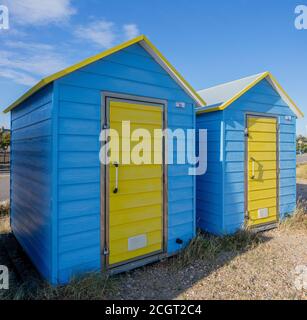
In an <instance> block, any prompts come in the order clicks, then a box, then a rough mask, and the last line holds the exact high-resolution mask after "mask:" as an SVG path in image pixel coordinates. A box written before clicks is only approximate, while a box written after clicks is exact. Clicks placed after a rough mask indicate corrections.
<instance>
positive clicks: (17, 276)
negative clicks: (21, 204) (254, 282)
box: [0, 232, 271, 299]
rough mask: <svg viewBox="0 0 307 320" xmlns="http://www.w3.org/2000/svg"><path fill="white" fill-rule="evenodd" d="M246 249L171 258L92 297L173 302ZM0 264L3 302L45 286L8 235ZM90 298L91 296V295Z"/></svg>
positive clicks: (0, 237) (2, 237)
mask: <svg viewBox="0 0 307 320" xmlns="http://www.w3.org/2000/svg"><path fill="white" fill-rule="evenodd" d="M257 239H258V241H259V242H260V243H264V242H267V241H269V240H270V239H271V238H270V237H267V236H266V235H265V234H264V233H263V234H260V235H258V237H257ZM248 249H249V247H248V246H246V248H243V249H242V250H241V249H238V250H235V251H225V252H224V251H222V252H220V253H219V254H217V256H216V257H214V258H212V259H210V261H209V260H207V259H203V260H201V259H200V260H197V259H195V257H194V256H192V257H188V261H186V257H184V256H183V255H178V256H177V257H171V258H169V259H166V260H165V261H162V262H159V263H154V264H152V265H147V266H145V267H142V268H139V269H136V270H133V271H131V272H127V273H123V274H120V275H117V276H113V277H112V282H113V289H112V290H108V288H106V290H105V291H104V292H103V294H101V293H100V292H97V294H95V296H96V298H97V299H99V298H100V299H176V297H178V296H179V295H180V294H181V293H184V292H185V291H186V290H187V289H189V288H191V287H192V286H193V285H195V283H197V282H198V281H200V280H201V279H203V278H205V277H207V276H208V275H210V274H211V273H212V272H214V271H216V270H218V269H219V268H222V267H223V266H224V265H226V264H228V263H229V262H230V261H231V260H232V259H234V258H235V257H237V256H238V255H241V254H243V253H244V252H246V251H247V250H248ZM208 250H210V248H208ZM194 255H195V253H194ZM0 264H1V265H6V266H7V267H8V268H9V270H10V289H9V292H7V294H6V295H5V294H4V296H3V297H2V298H3V299H5V298H10V299H12V298H20V297H22V298H26V297H27V295H26V294H24V293H22V294H20V292H19V291H20V288H21V287H22V286H24V285H25V284H26V286H30V288H26V290H27V291H28V290H32V289H33V290H35V289H36V288H40V287H42V286H46V284H45V283H44V281H43V280H42V278H41V277H40V275H39V274H38V272H37V271H36V269H35V268H34V267H33V265H32V263H31V261H30V260H29V259H28V257H27V256H26V254H25V253H24V252H23V250H22V248H21V247H20V245H19V244H18V242H17V241H16V239H15V237H14V236H13V234H12V233H10V232H9V233H5V234H0ZM114 284H115V288H116V289H115V290H114ZM33 290H32V292H33ZM63 291H65V290H63ZM74 291H76V290H73V292H74ZM50 292H52V294H51V295H50V297H48V294H47V295H46V294H44V297H45V298H50V299H54V298H56V299H61V298H63V299H80V298H81V299H82V298H85V299H86V298H87V294H86V293H85V294H84V297H83V296H82V295H81V296H80V294H79V293H78V292H76V293H73V294H72V295H70V296H69V295H68V296H67V290H66V292H65V296H63V297H61V294H59V293H56V296H54V294H55V292H54V290H50ZM2 294H3V293H2ZM39 296H40V295H38V297H39ZM91 297H93V295H92V294H91Z"/></svg>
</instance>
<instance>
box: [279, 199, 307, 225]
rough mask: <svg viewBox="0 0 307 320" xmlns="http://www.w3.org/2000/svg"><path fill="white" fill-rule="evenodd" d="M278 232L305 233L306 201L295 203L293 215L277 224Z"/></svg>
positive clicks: (306, 223)
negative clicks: (293, 231) (295, 231)
mask: <svg viewBox="0 0 307 320" xmlns="http://www.w3.org/2000/svg"><path fill="white" fill-rule="evenodd" d="M279 228H280V230H282V231H283V230H298V231H307V200H299V201H298V202H297V206H296V211H295V213H294V214H293V215H292V216H290V217H287V218H286V219H284V220H283V221H281V222H280V224H279Z"/></svg>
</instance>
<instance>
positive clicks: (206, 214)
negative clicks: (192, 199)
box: [196, 112, 224, 233]
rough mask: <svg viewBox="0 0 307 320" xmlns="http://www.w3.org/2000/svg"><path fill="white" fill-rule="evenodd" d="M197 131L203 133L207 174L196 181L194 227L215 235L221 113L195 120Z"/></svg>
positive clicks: (220, 187) (219, 187) (219, 218)
mask: <svg viewBox="0 0 307 320" xmlns="http://www.w3.org/2000/svg"><path fill="white" fill-rule="evenodd" d="M196 128H197V129H207V140H208V153H207V161H208V162H207V172H206V173H205V174H204V175H200V176H197V178H196V187H197V191H196V216H197V225H198V227H200V228H201V229H202V230H205V231H210V232H213V233H219V231H220V230H221V229H222V225H223V215H222V212H223V180H222V176H223V166H224V163H223V158H221V155H222V156H223V131H224V126H223V113H222V112H213V113H207V114H202V115H198V116H197V122H196Z"/></svg>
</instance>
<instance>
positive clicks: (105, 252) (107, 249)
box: [103, 248, 109, 256]
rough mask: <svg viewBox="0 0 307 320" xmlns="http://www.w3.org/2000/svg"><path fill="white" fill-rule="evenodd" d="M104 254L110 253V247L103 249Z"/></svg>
mask: <svg viewBox="0 0 307 320" xmlns="http://www.w3.org/2000/svg"><path fill="white" fill-rule="evenodd" d="M103 255H105V256H107V255H109V248H104V249H103Z"/></svg>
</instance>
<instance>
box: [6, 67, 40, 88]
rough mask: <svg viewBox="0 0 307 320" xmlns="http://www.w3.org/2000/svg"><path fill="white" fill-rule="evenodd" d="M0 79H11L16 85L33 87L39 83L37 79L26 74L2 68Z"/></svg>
mask: <svg viewBox="0 0 307 320" xmlns="http://www.w3.org/2000/svg"><path fill="white" fill-rule="evenodd" d="M0 77H2V78H6V79H11V80H13V81H14V82H15V83H19V84H23V85H26V86H33V85H34V84H35V83H36V82H37V79H35V78H34V77H32V76H30V75H28V74H26V73H24V72H18V71H14V70H11V69H2V68H0Z"/></svg>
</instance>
